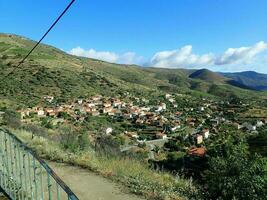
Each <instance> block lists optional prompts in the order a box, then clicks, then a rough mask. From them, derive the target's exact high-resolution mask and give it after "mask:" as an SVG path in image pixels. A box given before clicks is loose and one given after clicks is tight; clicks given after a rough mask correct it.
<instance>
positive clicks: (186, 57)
mask: <svg viewBox="0 0 267 200" xmlns="http://www.w3.org/2000/svg"><path fill="white" fill-rule="evenodd" d="M266 49H267V43H265V42H263V41H261V42H258V43H256V44H255V45H253V46H250V47H240V48H229V49H227V50H226V51H225V52H224V53H222V54H221V55H214V54H213V53H209V54H204V55H197V54H194V53H193V47H192V46H191V45H187V46H184V47H182V48H180V49H176V50H170V51H161V52H158V53H156V54H155V55H154V56H153V57H152V58H151V60H150V62H149V63H148V65H150V66H154V67H161V68H201V67H206V68H212V69H215V70H218V71H220V70H227V71H229V70H232V71H235V70H242V69H243V70H249V66H248V64H256V63H257V65H258V66H260V65H259V63H258V62H259V61H258V60H257V59H256V58H257V55H258V54H260V53H261V52H263V51H264V50H266ZM253 67H255V66H253ZM259 70H261V71H262V69H259Z"/></svg>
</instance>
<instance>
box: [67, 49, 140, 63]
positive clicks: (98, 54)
mask: <svg viewBox="0 0 267 200" xmlns="http://www.w3.org/2000/svg"><path fill="white" fill-rule="evenodd" d="M68 53H70V54H72V55H75V56H83V57H88V58H95V59H99V60H104V61H107V62H111V63H121V64H142V63H143V60H144V59H143V57H141V56H137V55H136V54H135V53H134V52H126V53H123V54H117V53H114V52H109V51H96V50H94V49H89V50H85V49H83V48H81V47H76V48H73V49H71V50H70V51H69V52H68Z"/></svg>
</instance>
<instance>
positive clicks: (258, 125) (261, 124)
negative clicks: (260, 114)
mask: <svg viewBox="0 0 267 200" xmlns="http://www.w3.org/2000/svg"><path fill="white" fill-rule="evenodd" d="M263 125H264V123H263V122H262V121H260V120H258V121H257V124H256V126H257V127H262V126H263Z"/></svg>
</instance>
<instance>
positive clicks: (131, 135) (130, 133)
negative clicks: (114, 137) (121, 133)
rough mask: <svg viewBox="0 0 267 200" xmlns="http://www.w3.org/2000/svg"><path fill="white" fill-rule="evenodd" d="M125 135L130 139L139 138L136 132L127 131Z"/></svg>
mask: <svg viewBox="0 0 267 200" xmlns="http://www.w3.org/2000/svg"><path fill="white" fill-rule="evenodd" d="M125 135H127V136H128V137H130V138H135V139H137V138H139V136H138V134H137V133H136V132H128V131H125Z"/></svg>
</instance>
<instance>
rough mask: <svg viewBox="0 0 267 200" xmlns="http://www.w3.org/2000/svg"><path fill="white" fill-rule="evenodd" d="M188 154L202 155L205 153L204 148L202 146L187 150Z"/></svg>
mask: <svg viewBox="0 0 267 200" xmlns="http://www.w3.org/2000/svg"><path fill="white" fill-rule="evenodd" d="M188 154H189V155H194V156H199V157H203V156H204V155H205V154H206V149H205V148H204V147H199V148H193V149H190V150H189V151H188Z"/></svg>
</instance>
